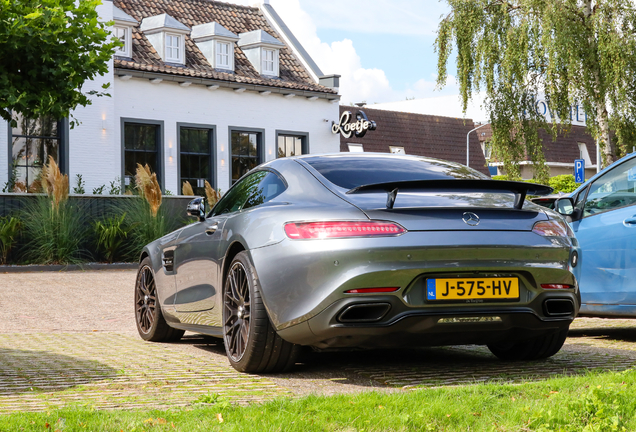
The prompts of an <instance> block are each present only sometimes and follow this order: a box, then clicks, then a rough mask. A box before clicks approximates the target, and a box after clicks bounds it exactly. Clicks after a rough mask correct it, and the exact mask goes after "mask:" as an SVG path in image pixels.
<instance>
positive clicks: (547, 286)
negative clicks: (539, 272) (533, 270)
mask: <svg viewBox="0 0 636 432" xmlns="http://www.w3.org/2000/svg"><path fill="white" fill-rule="evenodd" d="M541 288H545V289H572V288H574V286H573V285H567V284H541Z"/></svg>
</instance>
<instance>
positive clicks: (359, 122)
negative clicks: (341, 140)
mask: <svg viewBox="0 0 636 432" xmlns="http://www.w3.org/2000/svg"><path fill="white" fill-rule="evenodd" d="M352 118H353V114H351V111H345V112H343V113H342V115H341V116H340V121H339V122H338V123H336V122H332V126H331V131H332V132H333V133H334V134H337V133H341V134H342V136H343V137H345V138H351V135H355V136H356V138H362V137H363V136H364V135H365V134H366V133H367V131H370V130H375V128H376V124H375V122H374V121H371V120H369V118H368V117H367V115H366V114H365V113H364V111H358V112H357V113H356V121H355V122H352Z"/></svg>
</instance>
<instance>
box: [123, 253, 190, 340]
mask: <svg viewBox="0 0 636 432" xmlns="http://www.w3.org/2000/svg"><path fill="white" fill-rule="evenodd" d="M135 322H136V324H137V331H138V332H139V336H141V338H142V339H143V340H146V341H150V342H174V341H178V340H179V339H181V337H182V336H183V334H184V333H185V332H184V331H183V330H179V329H175V328H172V327H170V326H169V325H168V323H167V322H166V320H165V318H164V317H163V313H161V304H160V303H159V298H158V297H157V284H156V283H155V273H154V272H153V271H152V261H150V258H149V257H146V258H144V259H143V260H142V261H141V263H140V264H139V270H137V279H136V282H135Z"/></svg>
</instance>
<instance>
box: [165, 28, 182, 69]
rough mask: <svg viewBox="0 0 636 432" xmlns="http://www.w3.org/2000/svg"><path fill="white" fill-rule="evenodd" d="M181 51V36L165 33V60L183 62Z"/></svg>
mask: <svg viewBox="0 0 636 432" xmlns="http://www.w3.org/2000/svg"><path fill="white" fill-rule="evenodd" d="M183 51H184V50H183V37H182V36H179V35H174V34H169V33H166V62H170V63H185V62H184V61H183Z"/></svg>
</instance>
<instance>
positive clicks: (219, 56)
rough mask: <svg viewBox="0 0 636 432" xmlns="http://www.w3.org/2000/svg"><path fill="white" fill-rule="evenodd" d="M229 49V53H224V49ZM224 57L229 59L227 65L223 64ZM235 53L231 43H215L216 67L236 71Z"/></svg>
mask: <svg viewBox="0 0 636 432" xmlns="http://www.w3.org/2000/svg"><path fill="white" fill-rule="evenodd" d="M223 47H226V48H227V53H223V52H222V48H223ZM222 57H227V63H222V62H221V59H222ZM233 60H234V52H233V47H232V43H231V42H227V41H215V42H214V62H215V65H214V67H215V68H216V69H227V70H234V61H233Z"/></svg>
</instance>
